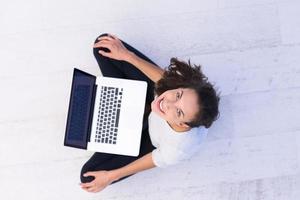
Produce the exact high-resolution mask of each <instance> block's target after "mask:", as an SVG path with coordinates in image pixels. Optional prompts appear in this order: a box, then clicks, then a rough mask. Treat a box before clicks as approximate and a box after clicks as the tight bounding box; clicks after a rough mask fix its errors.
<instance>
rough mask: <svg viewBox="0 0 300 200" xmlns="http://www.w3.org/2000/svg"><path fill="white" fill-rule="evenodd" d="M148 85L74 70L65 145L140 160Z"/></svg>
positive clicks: (143, 82) (142, 82)
mask: <svg viewBox="0 0 300 200" xmlns="http://www.w3.org/2000/svg"><path fill="white" fill-rule="evenodd" d="M146 91H147V82H145V81H137V80H128V79H120V78H110V77H95V76H93V75H91V74H88V73H86V72H83V71H81V70H79V69H76V68H75V69H74V73H73V80H72V89H71V96H70V103H69V110H68V117H67V125H66V132H65V139H64V145H65V146H71V147H75V148H82V149H87V150H90V151H96V152H103V153H112V154H120V155H129V156H138V155H139V150H140V143H141V134H142V126H143V115H144V109H145V100H146Z"/></svg>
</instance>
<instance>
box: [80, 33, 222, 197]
mask: <svg viewBox="0 0 300 200" xmlns="http://www.w3.org/2000/svg"><path fill="white" fill-rule="evenodd" d="M94 55H95V58H96V60H97V62H98V64H99V67H100V70H101V72H102V74H103V76H107V77H116V78H126V79H135V80H143V81H147V83H148V88H147V97H146V106H145V114H144V122H143V131H142V139H141V147H140V154H139V155H138V156H137V157H132V156H123V155H114V154H107V153H95V154H94V155H93V156H92V157H91V158H90V159H89V160H88V161H87V162H86V163H85V165H84V166H83V167H82V170H81V182H82V183H81V184H80V185H81V187H82V189H84V190H86V191H88V192H99V191H101V190H103V189H104V188H105V187H106V186H107V185H109V184H112V183H115V182H118V181H120V180H123V179H125V178H127V177H129V176H131V175H133V174H135V173H137V172H140V171H143V170H146V169H150V168H153V167H156V166H158V167H167V166H171V165H173V164H175V163H178V162H181V161H184V160H186V159H188V158H190V157H191V156H192V155H193V154H194V153H195V152H197V148H198V147H199V143H201V142H202V141H203V139H204V138H205V137H206V135H207V128H209V127H210V126H211V125H212V123H213V121H215V120H216V119H217V118H218V115H219V111H218V105H219V99H220V98H219V96H218V95H217V94H216V91H215V90H214V88H213V86H212V85H211V84H210V83H209V82H208V80H207V77H206V76H205V75H204V74H203V73H202V72H201V69H200V66H195V65H194V66H191V64H190V62H188V63H185V62H182V61H179V60H177V59H175V58H172V59H171V64H170V66H169V67H168V68H167V70H166V71H164V70H163V69H161V68H160V67H158V66H157V65H156V64H155V63H154V62H153V61H151V60H150V59H149V58H147V57H146V56H145V55H143V54H142V53H140V52H139V51H137V50H136V49H134V48H133V47H131V46H130V45H128V44H127V43H125V42H123V41H121V40H120V39H118V38H117V37H116V36H115V35H112V34H102V35H101V36H99V37H98V38H97V39H96V41H95V44H94ZM148 121H149V124H148ZM133 123H134V122H133Z"/></svg>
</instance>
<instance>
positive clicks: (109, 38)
mask: <svg viewBox="0 0 300 200" xmlns="http://www.w3.org/2000/svg"><path fill="white" fill-rule="evenodd" d="M98 40H113V38H112V37H109V36H101V37H99V38H98Z"/></svg>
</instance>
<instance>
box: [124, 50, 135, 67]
mask: <svg viewBox="0 0 300 200" xmlns="http://www.w3.org/2000/svg"><path fill="white" fill-rule="evenodd" d="M134 59H136V55H135V53H134V52H132V51H128V52H127V55H126V57H125V59H124V61H126V62H128V63H130V64H133V62H134Z"/></svg>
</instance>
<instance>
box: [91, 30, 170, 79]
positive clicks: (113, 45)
mask: <svg viewBox="0 0 300 200" xmlns="http://www.w3.org/2000/svg"><path fill="white" fill-rule="evenodd" d="M98 40H99V42H97V43H95V45H94V48H100V47H103V48H108V49H109V50H110V52H105V51H103V50H99V54H101V55H103V56H106V57H109V58H113V59H116V60H124V61H126V62H129V63H130V64H132V65H134V66H135V67H136V68H138V69H139V70H140V71H141V72H143V73H144V74H145V75H146V76H147V77H149V78H150V79H151V80H152V81H153V82H157V81H158V80H159V79H161V78H162V75H163V73H164V70H163V69H161V68H160V67H158V66H156V65H154V64H152V63H150V62H148V61H146V60H144V59H142V58H140V57H139V56H137V55H136V54H135V53H133V52H131V51H129V50H128V49H127V48H126V47H125V46H124V45H123V43H122V41H121V40H120V39H119V38H117V36H114V35H112V34H109V35H108V36H101V37H99V38H98Z"/></svg>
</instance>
